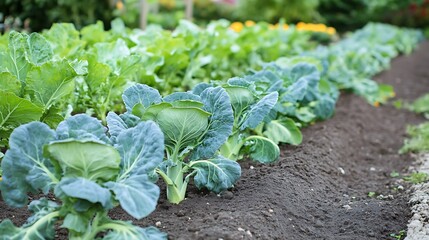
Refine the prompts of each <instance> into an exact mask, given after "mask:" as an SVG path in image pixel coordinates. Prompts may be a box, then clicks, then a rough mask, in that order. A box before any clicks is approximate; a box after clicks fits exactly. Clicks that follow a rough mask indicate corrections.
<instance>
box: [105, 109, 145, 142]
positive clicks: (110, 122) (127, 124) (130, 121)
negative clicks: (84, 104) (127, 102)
mask: <svg viewBox="0 0 429 240" xmlns="http://www.w3.org/2000/svg"><path fill="white" fill-rule="evenodd" d="M106 120H107V127H108V128H109V134H110V140H111V141H112V143H115V142H116V138H117V137H118V135H119V134H120V133H121V132H122V131H124V130H125V129H128V128H131V127H135V126H136V125H137V124H138V123H139V122H140V118H138V117H136V116H134V115H132V114H121V115H119V116H118V114H116V113H114V112H109V113H108V114H107V118H106Z"/></svg>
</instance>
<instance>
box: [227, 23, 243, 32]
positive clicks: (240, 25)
mask: <svg viewBox="0 0 429 240" xmlns="http://www.w3.org/2000/svg"><path fill="white" fill-rule="evenodd" d="M229 28H231V29H232V30H234V31H236V32H241V30H243V23H241V22H233V23H232V24H231V26H229Z"/></svg>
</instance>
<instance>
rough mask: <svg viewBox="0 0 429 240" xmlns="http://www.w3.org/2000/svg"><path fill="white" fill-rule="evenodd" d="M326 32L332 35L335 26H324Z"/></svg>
mask: <svg viewBox="0 0 429 240" xmlns="http://www.w3.org/2000/svg"><path fill="white" fill-rule="evenodd" d="M326 32H327V33H328V34H329V35H334V34H335V33H336V32H337V31H335V28H333V27H328V28H326Z"/></svg>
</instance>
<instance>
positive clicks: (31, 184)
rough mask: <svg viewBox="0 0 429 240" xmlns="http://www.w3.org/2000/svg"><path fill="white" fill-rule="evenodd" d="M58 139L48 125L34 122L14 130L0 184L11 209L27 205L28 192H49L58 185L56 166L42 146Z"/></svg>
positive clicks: (3, 165) (5, 157)
mask: <svg viewBox="0 0 429 240" xmlns="http://www.w3.org/2000/svg"><path fill="white" fill-rule="evenodd" d="M53 140H55V132H54V131H53V130H51V129H50V128H49V127H48V126H47V125H46V124H44V123H40V122H32V123H28V124H24V125H21V126H19V127H18V128H15V130H14V131H13V132H12V134H11V136H10V141H9V147H10V149H9V150H8V151H7V152H6V154H5V156H4V158H3V160H2V162H1V166H2V170H3V176H2V177H3V180H2V181H1V182H0V184H1V185H0V187H1V193H2V196H3V200H4V201H5V202H6V203H7V204H8V205H11V206H14V207H23V206H25V205H26V204H27V201H28V198H27V192H30V191H31V192H36V191H39V190H42V191H43V192H44V193H47V192H48V191H49V189H50V188H51V184H53V183H55V182H58V180H57V177H56V174H55V170H54V166H53V165H52V163H51V162H50V161H49V160H48V159H46V158H44V157H43V151H42V150H43V146H44V145H46V144H48V143H49V142H51V141H53Z"/></svg>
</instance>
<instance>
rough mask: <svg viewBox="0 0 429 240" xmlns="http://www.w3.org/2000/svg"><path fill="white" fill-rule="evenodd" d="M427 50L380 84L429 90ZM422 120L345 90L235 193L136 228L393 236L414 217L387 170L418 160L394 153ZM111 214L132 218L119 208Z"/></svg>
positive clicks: (400, 90)
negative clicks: (330, 111) (329, 112)
mask: <svg viewBox="0 0 429 240" xmlns="http://www.w3.org/2000/svg"><path fill="white" fill-rule="evenodd" d="M428 51H429V43H428V42H425V43H423V44H421V45H420V47H419V48H418V49H417V51H416V52H415V53H414V54H412V55H411V56H401V57H399V58H397V59H395V60H394V61H393V62H392V67H391V70H389V71H386V72H383V73H382V74H380V75H379V76H377V77H376V79H377V80H379V81H380V82H383V83H388V84H391V85H393V86H394V88H395V90H396V94H397V97H398V98H400V99H406V100H412V99H415V98H417V97H418V96H420V95H422V94H423V93H426V92H429V84H428V83H427V82H425V81H428V79H429V69H428V68H427V66H426V64H427V62H429V55H428V54H427V52H428ZM422 120H423V119H422V118H421V117H419V116H417V115H415V114H413V113H410V112H407V111H404V110H397V109H395V108H394V107H392V106H381V107H379V108H375V107H373V106H370V105H368V104H367V102H366V101H365V100H363V99H362V98H360V97H357V96H355V95H351V94H347V93H345V94H342V96H341V99H340V100H339V102H338V104H337V109H336V113H335V116H334V117H333V118H332V119H330V120H328V121H325V122H321V123H316V124H315V125H313V126H310V127H308V128H306V129H304V131H303V134H304V141H303V144H302V145H300V146H298V147H292V146H286V145H283V146H281V149H282V154H281V157H280V160H279V161H278V162H277V163H275V164H270V165H260V164H256V163H253V162H250V161H244V162H242V163H241V165H242V168H243V172H242V177H241V178H240V180H239V181H238V182H237V183H236V185H235V188H234V189H232V190H231V191H228V192H224V193H223V194H221V195H220V196H218V195H216V194H213V193H207V192H200V191H197V190H196V189H195V188H194V187H190V188H189V191H188V194H187V196H188V199H187V200H185V201H183V202H182V203H181V204H180V205H172V204H170V203H168V202H167V201H166V197H165V195H161V197H160V201H159V205H158V207H157V210H156V211H155V212H154V213H152V214H151V215H150V216H149V217H148V218H145V219H144V220H142V221H134V222H135V223H136V224H138V225H142V226H148V225H157V226H158V227H159V228H160V229H161V230H163V231H165V232H167V233H168V234H169V237H170V238H171V239H251V238H252V239H361V238H363V239H386V238H388V236H389V235H390V234H392V233H398V232H399V231H401V230H404V229H406V225H407V221H408V219H409V218H410V215H411V214H410V210H409V209H408V205H407V202H408V196H407V195H406V193H405V191H398V190H395V189H397V186H398V179H396V178H392V177H391V176H390V173H391V172H393V171H396V172H400V173H404V171H406V169H407V168H408V166H409V165H410V164H411V161H410V158H409V157H408V156H407V155H399V154H398V153H397V152H398V149H399V148H400V147H401V145H402V141H403V138H404V135H405V125H406V124H415V123H418V122H420V121H422ZM401 184H402V183H401ZM405 187H407V186H405ZM161 192H165V191H161ZM369 192H375V196H374V197H369V196H368V193H369ZM381 195H382V196H383V197H381ZM381 198H382V199H381ZM0 209H1V212H0V219H6V218H10V219H11V220H12V221H13V222H14V223H15V224H18V225H21V224H22V223H23V222H24V221H25V219H26V218H27V217H28V212H27V210H25V209H13V208H9V207H7V206H6V205H5V204H4V203H3V202H0ZM112 217H114V218H119V219H129V220H132V218H131V217H130V216H128V215H127V214H126V213H125V212H122V211H121V210H119V209H118V210H117V211H114V212H113V213H112ZM65 236H66V235H64V236H59V238H65Z"/></svg>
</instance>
